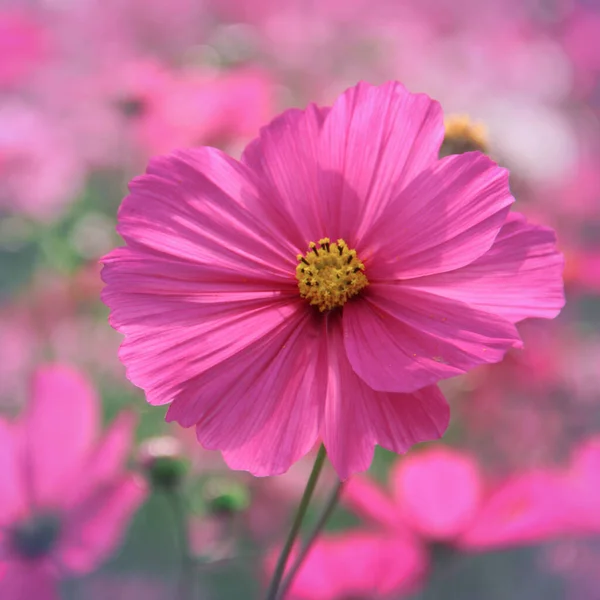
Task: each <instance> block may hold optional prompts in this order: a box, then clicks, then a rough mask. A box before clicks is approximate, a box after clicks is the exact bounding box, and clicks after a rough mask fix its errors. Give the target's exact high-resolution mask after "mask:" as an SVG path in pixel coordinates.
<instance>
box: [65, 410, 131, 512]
mask: <svg viewBox="0 0 600 600" xmlns="http://www.w3.org/2000/svg"><path fill="white" fill-rule="evenodd" d="M136 424H137V417H136V415H135V414H133V413H132V412H127V411H124V412H122V413H120V414H119V415H118V416H117V418H116V419H115V420H114V421H113V423H112V424H111V426H110V427H109V428H108V430H107V431H105V432H104V433H103V435H102V439H101V440H100V442H98V444H97V445H96V447H95V448H94V450H93V452H92V454H91V456H90V457H89V458H88V460H87V461H86V462H85V463H84V465H83V468H82V472H81V474H80V477H79V485H78V486H77V488H76V489H75V490H73V494H72V495H71V494H69V496H70V501H69V504H70V505H73V504H75V503H77V502H80V501H82V500H83V499H84V498H85V497H86V495H87V494H90V493H93V491H94V489H95V488H97V487H98V486H99V485H102V484H105V483H108V482H111V480H114V479H115V478H116V477H119V476H120V474H121V471H122V469H123V467H124V465H125V461H126V460H127V457H128V454H129V451H130V449H131V444H132V442H133V435H134V430H135V426H136Z"/></svg>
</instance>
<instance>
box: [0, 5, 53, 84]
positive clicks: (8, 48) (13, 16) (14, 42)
mask: <svg viewBox="0 0 600 600" xmlns="http://www.w3.org/2000/svg"><path fill="white" fill-rule="evenodd" d="M47 37H48V36H47V34H46V31H45V30H44V28H43V26H42V25H41V23H39V22H38V19H37V18H36V15H35V14H34V13H33V12H29V11H24V10H12V9H9V10H6V9H4V10H2V11H0V89H5V88H9V87H15V86H18V85H20V84H21V83H22V82H23V81H25V80H26V79H27V77H29V76H30V75H31V74H32V73H33V72H34V71H35V69H36V67H38V66H39V65H40V64H41V63H42V62H43V61H44V59H45V58H46V56H47V54H48V40H47Z"/></svg>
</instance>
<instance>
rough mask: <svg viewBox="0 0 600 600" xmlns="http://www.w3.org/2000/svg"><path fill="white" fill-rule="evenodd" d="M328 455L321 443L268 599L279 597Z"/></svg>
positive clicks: (274, 573) (278, 561)
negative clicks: (295, 543)
mask: <svg viewBox="0 0 600 600" xmlns="http://www.w3.org/2000/svg"><path fill="white" fill-rule="evenodd" d="M326 455H327V453H326V451H325V446H323V444H321V447H320V448H319V452H318V454H317V458H316V459H315V464H314V465H313V468H312V471H311V474H310V477H309V478H308V482H307V483H306V488H305V489H304V493H303V494H302V499H301V500H300V505H299V506H298V511H297V512H296V516H295V517H294V522H293V523H292V528H291V529H290V532H289V534H288V537H287V540H286V541H285V545H284V547H283V550H282V551H281V554H280V555H279V558H278V560H277V565H276V567H275V571H274V572H273V578H272V579H271V583H270V585H269V590H268V591H267V600H276V598H277V592H278V590H279V585H280V584H281V580H282V578H283V574H284V572H285V566H286V564H287V561H288V558H289V556H290V553H291V551H292V548H293V547H294V542H295V541H296V537H297V536H298V532H299V531H300V525H302V520H303V519H304V515H306V509H307V508H308V504H309V502H310V499H311V498H312V495H313V492H314V491H315V487H316V485H317V480H318V479H319V475H320V474H321V470H322V469H323V464H324V463H325V457H326Z"/></svg>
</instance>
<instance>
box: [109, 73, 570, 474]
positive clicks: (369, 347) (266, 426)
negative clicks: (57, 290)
mask: <svg viewBox="0 0 600 600" xmlns="http://www.w3.org/2000/svg"><path fill="white" fill-rule="evenodd" d="M443 136H444V126H443V118H442V113H441V110H440V107H439V105H438V104H437V103H436V102H434V101H432V100H431V99H430V98H428V97H427V96H425V95H419V94H417V95H414V94H410V93H409V92H408V91H407V90H406V89H405V88H404V87H403V86H402V85H400V84H397V83H393V82H392V83H388V84H386V85H384V86H381V87H372V86H369V85H367V84H359V85H358V86H356V87H354V88H351V89H349V90H348V91H347V92H345V93H344V94H343V95H342V96H341V97H340V98H339V99H338V100H337V101H336V103H335V104H334V106H333V107H331V108H330V109H327V108H318V107H316V106H314V105H311V106H309V107H308V109H306V110H305V111H300V110H290V111H287V112H285V113H283V114H282V115H281V116H280V117H278V118H277V119H275V120H274V121H273V122H272V123H271V124H270V125H268V126H267V127H265V128H264V129H263V130H262V131H261V135H260V136H259V138H258V139H256V140H254V141H253V142H252V143H250V144H249V146H248V147H247V148H246V150H245V152H244V154H243V156H242V159H241V162H237V161H235V160H233V159H231V158H229V157H228V156H226V155H224V154H223V153H221V152H220V151H218V150H215V149H213V148H198V149H195V150H190V151H179V152H176V153H173V154H171V155H169V156H166V157H161V158H156V159H154V160H152V161H151V163H150V166H149V167H148V170H147V172H146V174H145V175H143V176H141V177H139V178H137V179H135V180H134V181H133V182H132V183H131V194H130V195H129V196H128V197H127V198H126V199H125V200H124V201H123V204H122V206H121V208H120V211H119V226H118V231H119V233H120V234H121V235H122V237H123V238H124V240H125V242H126V244H127V245H126V246H125V247H124V248H119V249H117V250H115V251H113V252H112V253H111V254H109V255H108V256H106V257H105V258H104V259H103V262H104V265H105V266H104V269H103V279H104V281H105V283H106V284H107V285H106V288H105V290H104V292H103V300H104V302H105V303H106V304H107V305H108V306H109V307H110V308H111V316H110V322H111V324H112V325H113V326H114V327H115V328H116V329H117V330H119V331H120V332H121V333H123V334H125V341H124V343H123V345H122V348H121V353H120V357H121V359H122V361H123V362H124V363H125V365H126V367H127V370H128V371H127V373H128V377H129V378H130V380H131V381H132V382H133V383H134V384H136V385H138V386H139V387H141V388H143V389H144V390H145V391H146V394H147V398H148V401H149V402H150V403H151V404H155V405H163V404H168V403H170V404H171V406H170V407H169V410H168V413H167V420H168V421H176V422H178V423H179V424H180V425H182V426H184V427H191V426H195V427H196V432H197V437H198V440H199V441H200V443H201V444H202V445H203V446H204V447H205V448H207V449H220V450H221V451H222V452H223V455H224V458H225V460H226V461H227V463H228V465H229V466H230V467H232V468H235V469H246V470H249V471H251V472H252V473H253V474H255V475H271V474H276V473H282V472H284V471H286V470H287V469H288V468H289V466H290V465H291V464H292V463H293V462H295V461H296V460H298V459H299V458H300V457H301V456H303V455H305V454H306V453H307V452H308V451H309V450H310V449H311V448H312V447H313V446H314V445H315V444H316V443H317V442H318V441H320V440H322V441H323V443H324V444H325V446H326V448H327V452H328V455H329V458H330V460H331V462H332V463H333V465H334V467H335V469H336V471H337V473H338V474H339V476H340V477H342V478H346V477H348V476H349V475H350V474H351V473H353V472H356V471H361V470H365V469H367V468H368V466H369V465H370V463H371V459H372V455H373V448H374V445H375V444H379V445H381V446H383V447H385V448H388V449H390V450H393V451H395V452H405V451H406V450H408V448H410V447H411V446H412V445H413V444H415V443H417V442H420V441H424V440H430V439H435V438H438V437H439V436H441V435H442V434H443V432H444V430H445V429H446V426H447V423H448V417H449V410H448V406H447V404H446V402H445V400H444V398H443V396H442V395H441V393H440V391H439V390H438V389H437V388H436V387H435V386H434V384H435V383H436V382H438V381H439V380H441V379H445V378H448V377H452V376H454V375H458V374H461V373H464V372H466V371H468V370H470V369H471V368H473V367H475V366H476V365H479V364H483V363H493V362H497V361H499V360H501V359H502V357H503V356H504V354H505V352H506V351H507V350H508V349H510V348H512V347H519V346H520V345H521V341H520V338H519V335H518V332H517V330H516V328H515V326H514V323H515V322H517V321H520V320H522V319H524V318H526V317H531V316H536V317H545V318H552V317H554V316H556V314H557V313H558V312H559V311H560V308H561V307H562V305H563V302H564V298H563V290H562V281H561V272H562V256H561V255H560V254H559V253H558V252H557V251H556V248H555V239H554V234H553V232H552V231H551V230H549V229H546V228H543V227H537V226H534V225H531V224H529V223H528V222H527V221H526V220H525V219H524V218H523V217H522V216H520V215H518V214H509V208H510V205H511V204H512V202H513V198H512V196H511V195H510V192H509V189H508V181H507V175H508V174H507V172H506V170H504V169H501V168H499V167H498V166H497V165H496V164H495V163H494V162H492V161H491V160H490V159H489V158H487V157H486V156H484V155H482V154H479V153H468V154H463V155H457V156H449V157H447V158H444V159H442V160H438V158H437V157H438V153H439V148H440V144H441V142H442V139H443Z"/></svg>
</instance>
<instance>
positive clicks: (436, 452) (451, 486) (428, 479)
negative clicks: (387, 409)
mask: <svg viewBox="0 0 600 600" xmlns="http://www.w3.org/2000/svg"><path fill="white" fill-rule="evenodd" d="M389 486H390V491H391V494H390V493H388V492H387V491H384V490H383V489H381V488H380V487H379V486H378V485H376V484H375V483H374V482H372V481H371V480H369V479H368V478H366V477H354V478H352V479H351V480H350V481H349V482H348V484H347V487H346V490H345V492H344V502H345V504H346V505H347V506H348V507H349V508H351V509H353V510H354V511H355V512H356V513H357V514H358V515H360V516H362V517H364V518H365V519H366V520H367V521H368V522H371V523H374V524H376V525H378V526H379V527H380V528H382V529H383V530H393V531H396V532H399V533H400V534H402V535H406V532H411V533H412V534H413V535H415V536H416V537H418V538H421V539H424V540H428V541H432V542H433V541H435V542H450V543H452V542H454V541H455V539H456V538H457V537H458V536H459V535H460V534H461V532H462V531H463V530H464V529H465V527H466V526H468V525H469V524H470V522H471V521H472V519H473V518H474V516H475V514H476V513H477V511H478V509H479V505H480V502H481V497H482V487H483V485H482V480H481V474H480V472H479V468H478V466H477V464H476V462H475V461H474V459H473V458H472V457H471V456H469V455H468V454H466V453H462V452H459V451H457V450H453V449H451V448H448V447H444V446H436V447H432V448H428V449H426V450H423V451H421V452H416V453H413V454H409V455H408V456H406V457H405V458H404V459H402V460H399V461H397V462H396V464H395V465H394V467H393V468H392V470H391V471H390V475H389Z"/></svg>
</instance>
